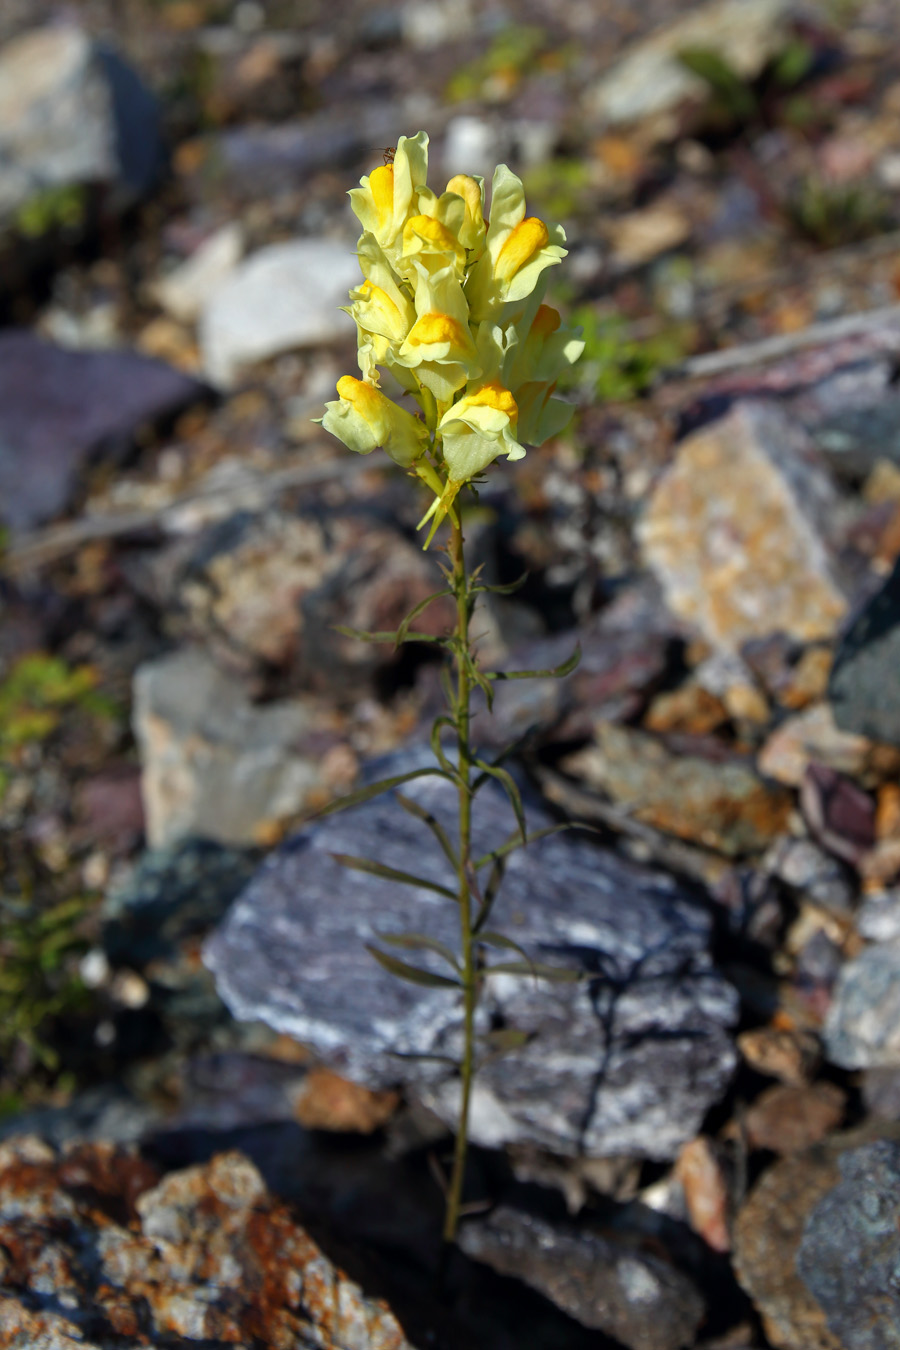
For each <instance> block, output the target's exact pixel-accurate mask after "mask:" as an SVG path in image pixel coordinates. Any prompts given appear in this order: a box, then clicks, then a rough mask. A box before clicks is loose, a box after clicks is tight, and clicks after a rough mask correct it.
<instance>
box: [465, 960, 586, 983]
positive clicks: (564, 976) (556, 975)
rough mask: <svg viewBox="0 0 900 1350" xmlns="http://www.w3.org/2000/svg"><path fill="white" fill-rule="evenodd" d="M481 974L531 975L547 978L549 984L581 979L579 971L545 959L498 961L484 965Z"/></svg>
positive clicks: (537, 978) (536, 978) (576, 981)
mask: <svg viewBox="0 0 900 1350" xmlns="http://www.w3.org/2000/svg"><path fill="white" fill-rule="evenodd" d="M482 974H483V975H531V976H533V978H534V979H535V980H548V981H549V982H550V983H551V984H577V983H578V981H579V980H580V979H581V972H580V971H578V970H568V969H567V968H566V967H565V966H551V965H550V964H549V962H547V961H498V962H497V964H496V965H494V966H485V968H484V970H483V971H482Z"/></svg>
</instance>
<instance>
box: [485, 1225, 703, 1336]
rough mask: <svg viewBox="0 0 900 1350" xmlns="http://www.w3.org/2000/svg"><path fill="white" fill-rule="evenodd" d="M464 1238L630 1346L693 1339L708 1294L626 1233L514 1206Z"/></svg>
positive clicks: (502, 1268) (493, 1262)
mask: <svg viewBox="0 0 900 1350" xmlns="http://www.w3.org/2000/svg"><path fill="white" fill-rule="evenodd" d="M459 1241H460V1246H461V1247H462V1249H463V1251H464V1252H465V1253H466V1255H467V1256H471V1257H473V1258H474V1259H475V1260H477V1261H484V1262H486V1264H488V1265H490V1266H492V1267H493V1268H494V1270H497V1271H499V1272H500V1274H501V1275H511V1276H513V1277H514V1278H516V1279H519V1280H523V1281H524V1282H525V1284H529V1285H531V1287H532V1288H533V1289H536V1290H537V1291H538V1292H539V1293H541V1294H543V1295H544V1296H545V1297H546V1298H548V1299H550V1300H551V1301H552V1302H553V1303H555V1304H556V1305H557V1307H559V1308H562V1310H563V1311H564V1312H566V1313H568V1314H569V1316H570V1317H574V1318H575V1320H576V1321H578V1322H581V1323H582V1324H583V1325H584V1326H586V1327H591V1328H595V1329H596V1330H598V1331H604V1332H606V1333H607V1335H610V1336H614V1337H615V1339H616V1341H617V1342H621V1344H622V1345H625V1346H628V1347H629V1350H680V1347H682V1346H685V1345H689V1344H692V1343H693V1338H694V1335H695V1333H696V1331H697V1328H698V1326H699V1324H700V1322H701V1320H702V1318H703V1315H704V1304H703V1299H702V1298H701V1296H700V1294H699V1293H698V1291H697V1289H696V1288H695V1287H694V1285H693V1283H692V1282H691V1280H690V1279H689V1278H688V1276H687V1275H684V1274H683V1273H682V1272H681V1271H679V1270H677V1269H675V1267H674V1266H671V1265H669V1263H668V1262H667V1261H664V1260H663V1259H662V1258H661V1257H659V1256H657V1255H655V1254H653V1253H652V1252H648V1251H645V1250H643V1248H642V1244H641V1243H640V1241H639V1240H636V1239H632V1240H629V1238H628V1236H627V1235H626V1234H621V1233H615V1234H613V1233H611V1234H609V1235H606V1234H601V1233H598V1232H592V1231H590V1230H589V1229H577V1228H575V1227H571V1226H567V1225H561V1224H551V1223H549V1222H547V1221H546V1220H544V1219H540V1218H537V1217H536V1216H535V1215H532V1214H527V1213H524V1212H522V1211H518V1210H514V1209H512V1208H510V1207H508V1206H501V1207H500V1208H498V1209H495V1210H494V1211H493V1213H492V1214H491V1215H490V1216H489V1217H488V1218H486V1219H476V1220H474V1221H471V1222H468V1223H465V1224H464V1225H463V1227H462V1228H461V1230H460V1240H459Z"/></svg>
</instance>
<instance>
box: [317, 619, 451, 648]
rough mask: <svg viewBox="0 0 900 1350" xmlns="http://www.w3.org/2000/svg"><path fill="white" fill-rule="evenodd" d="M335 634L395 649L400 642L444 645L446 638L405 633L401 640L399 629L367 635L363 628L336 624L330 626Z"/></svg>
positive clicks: (431, 634) (426, 634)
mask: <svg viewBox="0 0 900 1350" xmlns="http://www.w3.org/2000/svg"><path fill="white" fill-rule="evenodd" d="M332 626H333V628H334V631H335V632H336V633H341V634H342V635H343V636H344V637H351V638H358V639H359V641H360V642H390V643H392V644H393V645H394V646H395V647H399V646H400V643H401V642H437V643H438V644H441V643H445V642H446V641H447V639H446V638H444V637H441V636H440V635H436V634H434V633H409V632H407V633H405V634H404V636H403V637H402V638H400V637H398V634H399V632H400V630H399V628H395V629H393V630H392V631H391V632H389V633H388V632H385V633H368V632H366V630H365V629H364V628H348V627H347V625H346V624H343V623H336V624H333V625H332Z"/></svg>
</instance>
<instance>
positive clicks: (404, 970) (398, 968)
mask: <svg viewBox="0 0 900 1350" xmlns="http://www.w3.org/2000/svg"><path fill="white" fill-rule="evenodd" d="M366 951H367V952H369V953H371V955H372V956H374V957H375V960H376V961H377V962H378V964H379V965H381V966H384V968H385V970H387V971H388V972H389V973H390V974H391V975H396V976H397V978H398V979H399V980H406V981H407V982H408V983H409V984H421V985H425V986H426V988H428V989H460V988H461V987H462V986H461V985H460V982H459V980H453V979H450V977H449V976H447V975H435V974H434V973H433V971H430V970H422V969H421V968H420V967H419V966H410V965H407V963H406V962H405V961H400V960H398V959H397V957H396V956H391V955H390V953H389V952H382V951H379V949H378V948H377V947H373V946H372V945H371V944H370V943H367V944H366Z"/></svg>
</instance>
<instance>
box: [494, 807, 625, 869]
mask: <svg viewBox="0 0 900 1350" xmlns="http://www.w3.org/2000/svg"><path fill="white" fill-rule="evenodd" d="M563 830H585V831H586V832H587V833H588V834H600V835H602V834H604V831H603V830H598V829H597V827H596V826H595V825H586V824H585V823H584V822H583V821H580V820H564V821H562V822H561V823H560V824H559V825H545V826H543V828H542V829H540V830H532V831H531V833H530V834H528V835H526V836H525V838H524V839H523V838H522V836H521V835H520V834H519V831H518V830H513V832H512V834H511V835H509V836H508V838H507V839H506V840H505V841H504V842H503V843H502V844H499V845H498V846H497V848H494V849H491V851H490V853H485V854H483V855H482V856H481V857H480V858H478V859H476V861H475V864H474V866H475V870H476V872H477V871H479V870H480V869H481V868H482V867H487V865H488V863H494V864H496V863H497V862H498V861H499V860H500V859H501V858H505V857H506V856H507V855H508V854H510V853H514V852H515V850H516V849H517V848H524V847H525V846H526V845H527V844H533V843H534V842H535V841H536V840H538V839H546V837H547V835H549V834H561V833H562V831H563Z"/></svg>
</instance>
